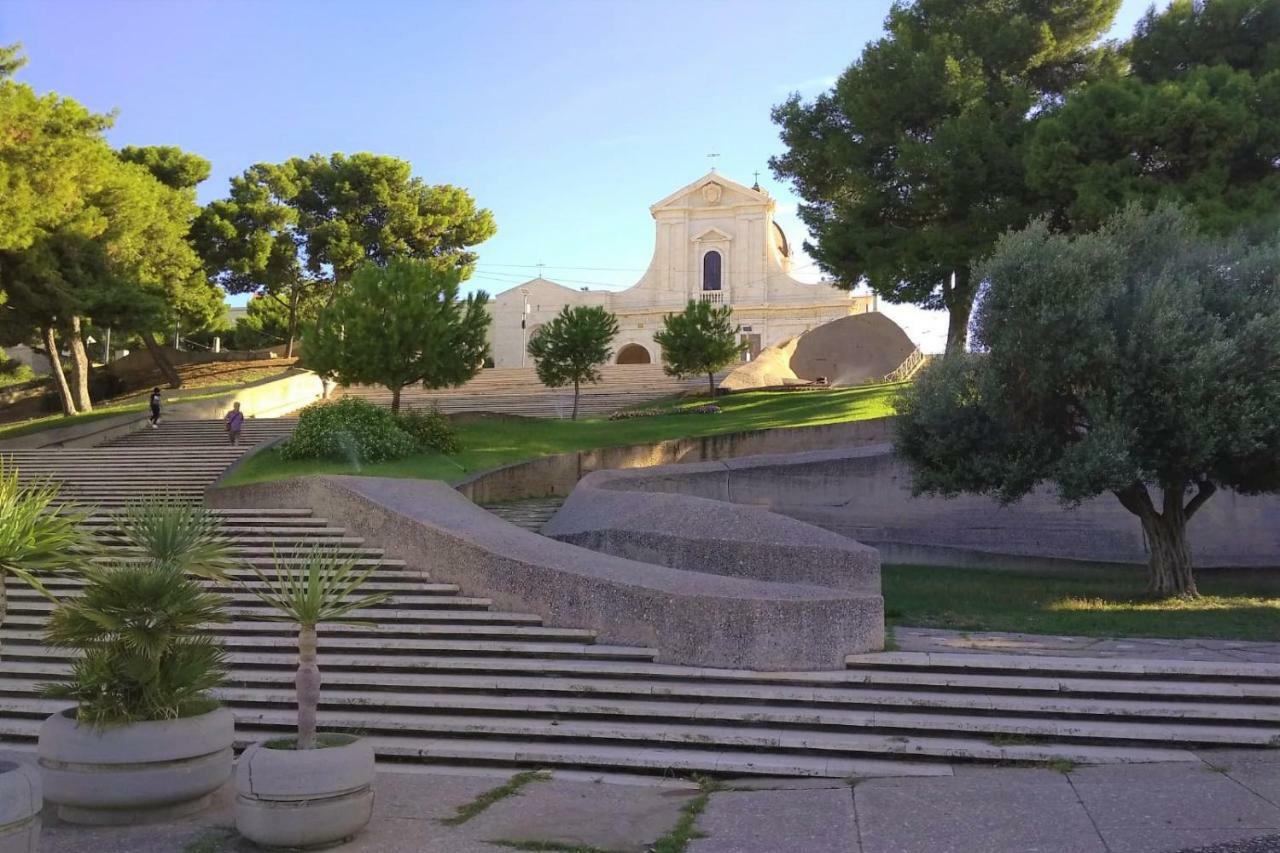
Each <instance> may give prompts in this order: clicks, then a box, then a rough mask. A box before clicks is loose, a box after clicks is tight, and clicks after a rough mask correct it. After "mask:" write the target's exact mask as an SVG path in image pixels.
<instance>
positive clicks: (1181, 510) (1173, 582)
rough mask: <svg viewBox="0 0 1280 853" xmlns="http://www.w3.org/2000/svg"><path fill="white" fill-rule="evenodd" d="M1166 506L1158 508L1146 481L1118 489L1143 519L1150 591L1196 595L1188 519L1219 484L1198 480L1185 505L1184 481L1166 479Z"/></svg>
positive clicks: (1122, 500)
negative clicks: (1167, 480) (1188, 536)
mask: <svg viewBox="0 0 1280 853" xmlns="http://www.w3.org/2000/svg"><path fill="white" fill-rule="evenodd" d="M1163 491H1164V506H1163V508H1162V510H1157V509H1156V506H1155V503H1154V502H1153V501H1152V500H1151V494H1150V493H1149V492H1148V491H1147V487H1146V486H1145V485H1143V484H1142V483H1132V484H1130V485H1129V486H1127V487H1125V488H1124V489H1121V490H1120V491H1117V492H1116V493H1115V495H1116V497H1117V498H1119V499H1120V503H1121V504H1123V505H1124V508H1125V509H1127V510H1129V512H1131V513H1133V514H1134V515H1136V516H1138V519H1139V520H1140V521H1141V522H1142V532H1143V534H1144V535H1145V536H1146V540H1147V548H1148V550H1149V558H1148V561H1147V566H1148V574H1147V591H1148V592H1150V593H1151V594H1152V595H1156V596H1159V597H1161V598H1169V597H1178V598H1194V597H1196V596H1197V595H1199V594H1200V592H1199V590H1197V589H1196V579H1195V573H1194V568H1193V566H1192V563H1191V546H1190V544H1189V543H1188V541H1187V522H1188V521H1190V520H1191V517H1192V516H1193V515H1195V513H1196V511H1197V510H1199V509H1200V507H1202V506H1203V505H1204V503H1205V501H1207V500H1208V499H1209V498H1210V497H1211V496H1212V495H1213V493H1214V492H1215V491H1217V487H1216V486H1214V484H1213V483H1211V482H1209V481H1207V480H1206V481H1203V482H1201V483H1199V484H1198V488H1197V491H1196V494H1195V495H1194V496H1193V497H1192V498H1191V500H1190V501H1189V502H1188V503H1187V504H1186V505H1185V506H1184V505H1183V502H1182V499H1183V497H1184V496H1185V495H1186V486H1185V485H1184V483H1166V484H1165V486H1164V489H1163Z"/></svg>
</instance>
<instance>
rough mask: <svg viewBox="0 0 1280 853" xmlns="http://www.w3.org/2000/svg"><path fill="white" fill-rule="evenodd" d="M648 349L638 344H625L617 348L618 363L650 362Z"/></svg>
mask: <svg viewBox="0 0 1280 853" xmlns="http://www.w3.org/2000/svg"><path fill="white" fill-rule="evenodd" d="M652 362H653V359H652V358H650V357H649V351H648V350H647V349H645V348H644V347H642V346H640V344H627V345H626V346H625V347H623V348H622V349H620V350H618V364H651V363H652Z"/></svg>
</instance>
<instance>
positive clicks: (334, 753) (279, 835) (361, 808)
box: [236, 736, 373, 848]
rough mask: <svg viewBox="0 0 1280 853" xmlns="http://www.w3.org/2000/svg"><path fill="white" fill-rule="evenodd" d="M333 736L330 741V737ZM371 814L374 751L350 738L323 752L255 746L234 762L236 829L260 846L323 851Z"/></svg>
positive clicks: (354, 831)
mask: <svg viewBox="0 0 1280 853" xmlns="http://www.w3.org/2000/svg"><path fill="white" fill-rule="evenodd" d="M331 737H332V736H331ZM372 814H373V747H372V746H370V745H369V743H368V742H367V741H363V740H359V739H358V738H350V739H349V740H348V741H347V742H346V743H342V744H341V745H334V746H328V747H325V748H323V749H306V750H294V749H268V748H267V747H266V746H264V745H263V744H260V743H255V744H253V745H252V746H250V747H249V748H248V749H246V750H245V751H244V753H243V754H242V755H241V756H240V760H239V761H238V762H237V763H236V829H237V830H238V831H239V832H240V834H241V835H243V836H244V837H245V838H247V839H249V840H250V841H252V842H254V843H255V844H258V845H261V846H263V847H293V848H299V847H300V848H307V847H323V846H326V845H329V844H336V843H338V842H340V841H343V840H345V839H348V838H350V837H352V836H353V835H355V834H356V833H358V832H359V831H360V830H361V829H364V826H365V824H367V823H368V822H369V818H370V816H371V815H372Z"/></svg>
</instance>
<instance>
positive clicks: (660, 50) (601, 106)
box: [0, 0, 1163, 350]
mask: <svg viewBox="0 0 1280 853" xmlns="http://www.w3.org/2000/svg"><path fill="white" fill-rule="evenodd" d="M1148 5H1149V2H1148V0H1124V5H1123V7H1122V10H1121V12H1120V15H1119V17H1118V19H1117V21H1116V25H1115V28H1114V30H1113V34H1114V35H1116V36H1124V35H1127V34H1128V33H1129V32H1130V31H1131V30H1132V27H1133V23H1134V22H1135V21H1136V20H1137V18H1138V17H1139V16H1140V15H1141V14H1142V12H1143V11H1145V9H1146V8H1147V6H1148ZM1162 5H1163V0H1162ZM888 7H889V0H821V2H819V0H786V2H778V0H768V2H764V1H763V0H761V1H760V2H758V1H757V0H647V2H639V0H466V2H459V1H458V0H452V2H412V0H400V2H389V1H388V0H382V2H379V0H366V2H361V3H338V2H333V0H309V2H292V1H291V0H272V1H271V2H266V0H221V1H220V2H202V1H201V0H167V2H164V0H88V1H87V2H84V0H0V43H9V42H13V41H21V42H23V43H24V45H25V48H26V53H27V55H28V57H29V59H30V64H29V65H28V67H27V68H26V69H24V70H23V72H21V77H20V79H22V80H25V81H26V82H28V83H30V84H32V85H33V86H34V87H35V88H36V89H37V90H40V91H49V90H53V91H57V92H60V93H62V94H65V95H69V96H71V97H74V98H76V99H78V100H80V101H81V102H83V103H85V104H87V105H88V106H89V107H91V108H93V109H95V110H101V111H106V110H111V109H118V110H119V117H118V119H117V122H116V126H115V128H114V130H113V131H112V132H111V139H112V141H113V143H115V144H117V145H129V144H134V145H147V144H168V145H179V146H181V147H183V148H185V149H188V150H191V151H194V152H196V153H199V154H201V155H203V156H204V157H206V158H208V159H209V160H211V161H212V162H213V176H212V177H211V178H210V180H209V181H207V182H206V183H205V184H204V185H203V186H202V188H201V193H200V195H201V200H202V201H207V200H209V199H212V198H217V197H219V196H221V195H223V194H224V192H225V190H226V186H227V179H228V178H229V177H230V176H232V175H234V174H238V173H239V172H241V171H243V170H244V169H245V168H246V167H248V166H250V165H251V164H253V163H256V162H262V161H267V162H277V161H280V160H283V159H286V158H288V157H291V156H295V155H307V154H312V153H316V152H321V153H329V152H332V151H346V152H353V151H374V152H378V153H383V154H391V155H395V156H397V157H402V158H404V159H406V160H408V161H410V162H411V163H412V164H413V166H414V171H415V173H416V174H418V175H420V176H422V177H423V178H424V179H426V180H427V181H429V182H432V183H452V184H457V185H460V186H463V187H466V188H467V189H468V190H470V191H471V193H472V194H473V195H474V196H475V197H476V199H477V200H478V201H479V203H480V204H481V205H483V206H485V207H488V208H490V209H491V210H492V211H493V213H494V216H495V218H496V220H497V223H498V234H497V236H496V237H494V238H493V239H492V240H490V241H488V242H487V243H485V244H483V245H482V246H480V247H479V252H480V265H479V267H478V269H477V274H476V278H475V284H476V285H477V286H480V287H483V288H484V289H486V290H488V291H490V292H491V293H492V292H496V291H500V290H504V289H506V288H507V287H509V286H511V285H513V284H515V283H517V282H518V281H520V280H522V279H524V278H528V277H531V276H532V275H534V274H535V273H536V266H535V265H536V264H538V263H539V262H541V263H545V264H546V267H545V275H546V276H547V277H548V278H552V279H555V280H558V281H561V282H563V283H566V284H571V285H590V286H613V287H625V286H627V285H630V284H632V283H633V282H634V281H635V280H636V279H638V278H639V277H640V274H641V273H642V272H643V270H644V268H645V267H646V266H647V265H648V263H649V256H650V253H651V250H652V239H653V227H652V219H651V218H650V216H649V212H648V206H649V205H650V204H651V203H653V202H654V201H657V200H658V199H660V198H662V197H663V196H665V195H667V194H668V193H669V192H671V191H673V190H675V189H677V188H679V187H681V186H683V185H684V184H686V183H688V182H689V181H692V180H693V179H695V178H697V177H698V176H700V175H701V174H703V173H704V172H706V171H707V170H708V168H709V166H710V165H711V164H712V162H713V161H712V160H711V159H709V158H708V157H707V155H708V154H709V153H717V154H719V157H717V158H715V160H714V164H715V165H716V167H717V169H718V170H719V171H720V172H721V173H723V174H725V175H726V176H727V177H730V178H733V179H735V180H738V181H741V182H743V183H746V184H750V183H751V181H752V179H753V177H752V173H753V172H755V171H757V170H758V171H759V172H760V182H761V185H762V187H764V188H765V189H766V190H768V191H769V192H770V193H772V194H773V195H774V197H775V198H777V200H778V208H779V217H778V218H779V222H780V223H781V224H782V226H783V227H784V228H785V229H786V231H787V233H788V235H789V236H790V237H791V238H792V243H793V244H794V245H796V246H799V244H800V242H801V240H802V239H803V237H804V233H803V228H802V226H801V225H800V223H799V221H798V220H797V219H796V218H795V216H794V210H795V203H796V199H795V198H794V196H792V195H791V193H790V192H789V190H788V188H787V187H786V186H785V185H782V184H779V183H778V182H776V181H774V180H773V178H772V176H771V175H770V174H769V173H768V167H767V165H766V163H767V161H768V158H769V156H770V155H772V154H775V153H777V152H778V151H779V149H780V146H781V143H780V142H779V141H778V135H777V131H776V129H775V127H774V126H773V124H772V123H771V122H770V120H769V110H770V107H772V106H773V105H774V104H776V103H778V102H780V101H781V100H783V99H784V98H785V97H786V96H787V94H788V93H789V92H791V91H800V92H801V93H802V94H804V95H805V96H808V97H812V96H813V95H815V94H817V93H818V92H820V91H821V90H822V89H823V88H826V87H827V86H829V85H830V84H831V82H832V81H833V80H834V78H835V76H836V75H838V74H839V73H840V72H841V71H842V70H843V69H844V68H845V67H846V66H847V65H848V64H849V63H850V62H851V61H853V60H854V59H855V58H856V57H857V55H858V53H859V52H860V51H861V48H862V46H863V45H864V44H865V43H866V42H867V41H869V40H871V39H873V38H876V37H877V36H878V35H879V34H880V33H881V31H882V24H883V21H884V17H885V14H886V12H887V10H888ZM806 264H807V259H805V258H800V259H798V260H797V272H796V275H797V277H798V278H810V279H813V278H816V277H817V270H816V268H814V267H812V266H806ZM886 311H887V312H889V313H890V314H891V316H894V317H895V319H897V320H898V321H899V322H900V323H902V324H903V326H904V327H905V328H906V329H907V331H908V333H909V334H911V335H912V337H913V338H915V339H916V340H917V341H918V342H920V343H922V344H923V345H924V346H925V348H926V349H927V350H937V349H940V348H941V343H942V341H943V340H944V338H945V326H946V323H945V319H944V318H943V316H942V315H941V314H937V313H933V312H920V311H914V310H901V309H896V310H895V309H893V308H886Z"/></svg>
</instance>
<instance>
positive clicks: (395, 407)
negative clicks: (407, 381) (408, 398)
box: [391, 385, 400, 415]
mask: <svg viewBox="0 0 1280 853" xmlns="http://www.w3.org/2000/svg"><path fill="white" fill-rule="evenodd" d="M391 414H393V415H398V414H400V386H399V385H396V386H394V387H393V388H392V389H391Z"/></svg>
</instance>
